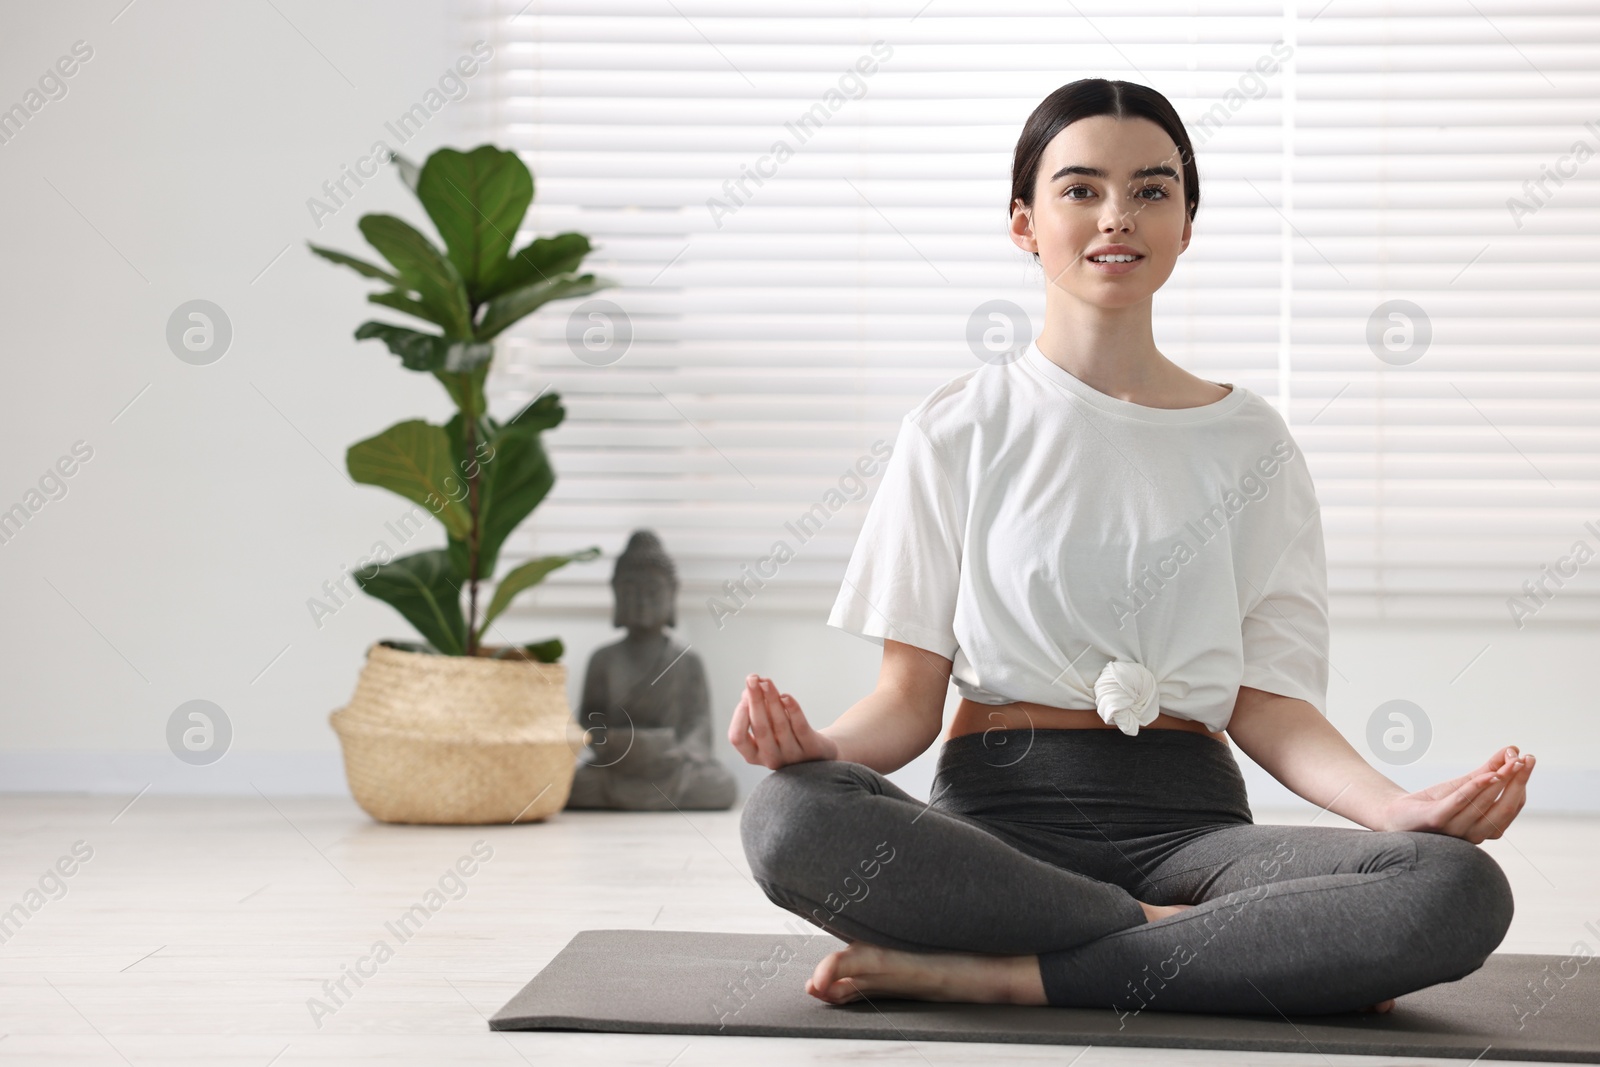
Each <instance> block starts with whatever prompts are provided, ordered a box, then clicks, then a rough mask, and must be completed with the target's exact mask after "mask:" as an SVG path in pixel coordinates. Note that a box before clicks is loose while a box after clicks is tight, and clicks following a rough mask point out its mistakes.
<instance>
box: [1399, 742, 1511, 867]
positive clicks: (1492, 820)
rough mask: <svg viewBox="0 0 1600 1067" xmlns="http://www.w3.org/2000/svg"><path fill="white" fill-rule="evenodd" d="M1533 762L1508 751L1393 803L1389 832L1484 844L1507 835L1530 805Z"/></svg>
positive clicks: (1401, 797) (1508, 748) (1509, 746)
mask: <svg viewBox="0 0 1600 1067" xmlns="http://www.w3.org/2000/svg"><path fill="white" fill-rule="evenodd" d="M1532 773H1533V757H1532V756H1525V755H1521V754H1519V753H1518V752H1517V747H1516V746H1515V745H1507V746H1506V747H1505V748H1503V749H1501V750H1500V751H1499V752H1496V753H1495V754H1494V755H1493V756H1490V757H1489V759H1488V760H1486V761H1485V762H1484V764H1483V766H1481V767H1479V768H1478V769H1477V770H1475V771H1471V772H1469V773H1467V774H1463V775H1461V776H1460V777H1459V778H1452V779H1450V780H1449V781H1448V782H1440V783H1439V784H1438V785H1432V786H1429V787H1428V788H1426V789H1421V790H1418V791H1417V792H1415V793H1405V794H1402V795H1400V796H1397V797H1395V798H1394V799H1393V800H1391V801H1389V805H1388V807H1387V808H1386V809H1385V810H1384V818H1383V823H1382V826H1381V828H1382V829H1384V830H1423V831H1427V832H1429V833H1436V834H1448V835H1450V836H1451V837H1460V838H1464V839H1466V840H1468V841H1471V842H1472V843H1473V844H1474V845H1476V844H1479V843H1480V842H1482V841H1483V840H1485V839H1486V838H1491V837H1499V836H1500V835H1501V834H1503V833H1505V829H1506V827H1507V826H1509V825H1510V824H1511V820H1512V819H1515V818H1516V817H1517V812H1519V811H1521V810H1522V805H1523V804H1524V803H1525V802H1526V800H1527V784H1528V776H1529V775H1530V774H1532Z"/></svg>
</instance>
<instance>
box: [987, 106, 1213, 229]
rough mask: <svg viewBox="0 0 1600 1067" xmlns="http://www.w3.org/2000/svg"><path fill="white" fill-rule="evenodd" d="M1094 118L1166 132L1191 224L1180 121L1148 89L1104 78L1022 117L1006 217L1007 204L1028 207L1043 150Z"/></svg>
mask: <svg viewBox="0 0 1600 1067" xmlns="http://www.w3.org/2000/svg"><path fill="white" fill-rule="evenodd" d="M1095 115H1110V116H1112V117H1113V118H1118V119H1130V118H1140V119H1149V120H1150V121H1151V122H1153V123H1155V124H1156V125H1157V126H1160V127H1161V128H1162V129H1163V130H1166V131H1167V135H1168V136H1170V137H1171V138H1172V143H1173V144H1175V145H1177V146H1178V158H1179V159H1181V160H1183V198H1184V203H1185V205H1186V207H1187V208H1188V212H1189V221H1191V222H1193V221H1194V216H1195V213H1196V212H1197V211H1199V210H1200V171H1199V170H1198V169H1197V168H1196V167H1195V165H1194V145H1193V143H1192V142H1191V141H1190V140H1189V131H1188V130H1186V129H1185V128H1184V126H1183V120H1182V119H1180V118H1178V113H1177V112H1176V111H1175V110H1173V107H1172V103H1171V102H1170V101H1169V100H1168V99H1167V98H1166V97H1164V96H1162V95H1161V94H1160V93H1158V92H1156V91H1155V90H1154V89H1152V88H1150V87H1149V86H1147V85H1138V84H1136V83H1134V82H1125V81H1107V80H1106V79H1105V78H1079V79H1078V80H1077V81H1075V82H1071V83H1069V84H1067V85H1063V86H1062V87H1061V88H1059V89H1057V90H1056V91H1055V92H1053V93H1051V94H1050V95H1049V96H1047V97H1045V98H1044V99H1043V100H1041V101H1040V102H1039V106H1038V107H1036V108H1034V109H1033V114H1031V115H1029V116H1028V121H1027V122H1026V123H1025V124H1024V125H1023V127H1022V136H1020V137H1018V138H1017V150H1016V154H1015V155H1014V156H1013V157H1012V161H1011V199H1010V200H1008V201H1006V218H1007V219H1009V218H1011V214H1012V210H1011V209H1012V205H1014V204H1015V203H1016V202H1017V201H1018V200H1021V201H1022V202H1023V203H1024V204H1026V205H1027V206H1028V207H1030V208H1031V207H1033V186H1034V182H1035V181H1036V180H1037V179H1038V176H1039V160H1040V159H1041V158H1042V157H1043V156H1044V149H1045V146H1046V145H1048V144H1049V143H1050V141H1051V140H1052V139H1053V138H1054V137H1055V135H1056V134H1058V133H1060V132H1061V131H1062V130H1064V129H1066V128H1067V127H1068V126H1070V125H1072V124H1073V123H1074V122H1077V121H1078V120H1079V119H1086V118H1092V117H1093V116H1095Z"/></svg>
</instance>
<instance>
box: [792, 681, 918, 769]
mask: <svg viewBox="0 0 1600 1067" xmlns="http://www.w3.org/2000/svg"><path fill="white" fill-rule="evenodd" d="M943 725H944V723H943V706H942V704H941V706H940V708H939V710H938V713H937V714H936V715H933V716H930V715H928V714H925V713H921V712H918V711H917V710H915V709H914V708H913V706H912V700H911V698H910V697H909V695H907V694H902V693H899V692H897V691H895V690H893V689H882V688H879V689H875V690H873V691H872V692H871V693H869V694H867V695H866V696H865V697H863V698H862V699H860V700H858V701H856V702H855V703H854V704H852V705H851V706H850V708H849V709H848V710H846V711H845V713H844V714H843V715H840V716H839V718H838V719H836V720H835V721H834V722H833V723H832V724H831V725H829V726H825V727H823V728H822V729H821V730H820V731H818V732H819V733H823V734H826V735H827V736H828V737H830V738H832V739H833V740H834V742H835V743H836V744H838V746H839V759H842V760H849V761H851V762H852V763H860V764H863V765H865V766H867V767H871V768H872V769H873V770H875V771H877V772H878V773H879V774H889V773H891V772H893V771H897V770H899V769H900V768H901V767H904V766H905V765H906V764H908V763H910V762H911V761H912V760H914V759H916V758H917V757H918V756H920V755H922V753H924V752H926V751H927V750H928V746H929V745H931V744H933V742H934V740H935V739H936V738H937V737H938V736H939V730H940V729H941V728H942V727H943Z"/></svg>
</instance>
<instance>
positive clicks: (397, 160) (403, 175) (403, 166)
mask: <svg viewBox="0 0 1600 1067" xmlns="http://www.w3.org/2000/svg"><path fill="white" fill-rule="evenodd" d="M389 157H390V158H391V159H392V160H393V161H394V165H395V169H396V170H398V171H399V172H400V181H401V182H403V183H404V184H405V187H406V188H407V189H410V190H411V191H412V192H413V193H414V192H416V191H417V179H418V178H420V177H422V168H420V167H418V166H417V165H416V164H415V163H413V162H411V160H409V159H407V158H406V157H405V156H402V155H401V154H400V153H399V152H390V153H389Z"/></svg>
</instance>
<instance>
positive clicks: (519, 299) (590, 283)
mask: <svg viewBox="0 0 1600 1067" xmlns="http://www.w3.org/2000/svg"><path fill="white" fill-rule="evenodd" d="M615 284H616V283H615V282H612V281H611V280H609V279H604V278H602V279H596V278H595V276H594V275H593V274H580V275H578V276H577V277H573V276H572V275H570V274H569V275H562V276H561V277H558V278H551V279H548V280H545V281H537V282H533V283H532V284H530V285H524V286H523V287H522V288H520V289H513V290H511V291H510V292H509V293H503V294H501V295H500V296H497V297H495V298H494V299H493V300H491V301H489V304H488V306H487V307H486V308H484V312H483V321H482V322H480V323H479V324H478V340H480V341H488V340H491V339H492V338H494V337H497V336H498V335H499V334H500V332H501V331H502V330H504V329H505V328H506V327H508V326H510V325H512V324H513V323H515V322H517V321H518V320H519V319H522V318H524V317H526V316H528V315H531V314H533V313H534V312H535V311H538V310H539V308H541V307H543V306H544V305H545V304H548V303H549V302H550V301H552V300H565V299H567V298H569V297H575V296H587V295H588V294H590V293H593V292H596V291H597V290H600V289H604V288H607V287H609V286H612V285H615Z"/></svg>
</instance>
